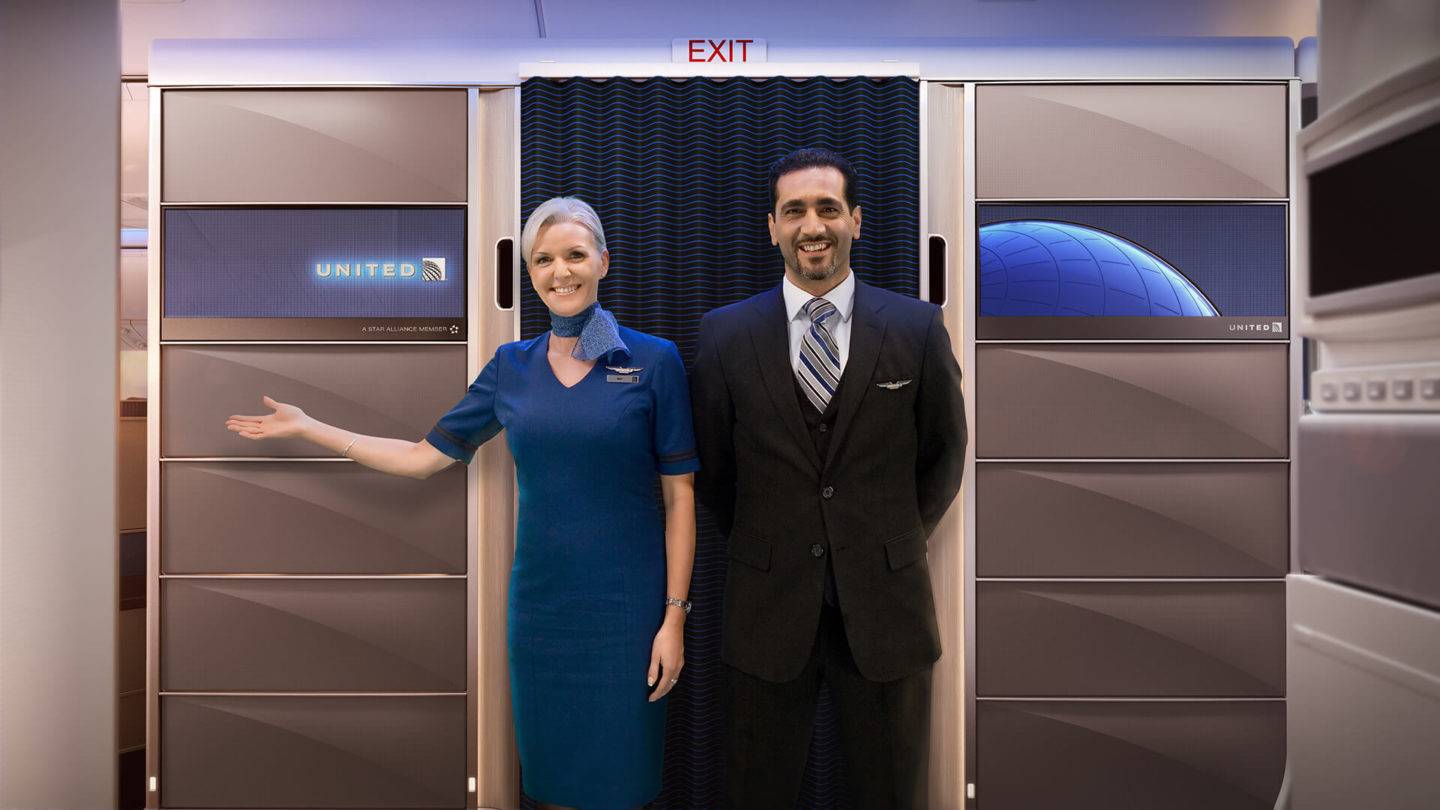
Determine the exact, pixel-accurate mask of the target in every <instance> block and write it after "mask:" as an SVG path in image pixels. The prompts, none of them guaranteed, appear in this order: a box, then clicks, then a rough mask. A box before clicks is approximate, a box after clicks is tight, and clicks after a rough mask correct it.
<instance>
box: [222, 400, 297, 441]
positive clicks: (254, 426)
mask: <svg viewBox="0 0 1440 810" xmlns="http://www.w3.org/2000/svg"><path fill="white" fill-rule="evenodd" d="M260 401H261V402H263V403H265V407H267V408H271V409H273V410H274V411H275V412H274V413H270V414H264V415H261V416H241V415H239V414H235V415H232V416H231V417H230V418H229V419H226V420H225V427H226V429H228V430H229V431H230V432H232V433H238V434H240V435H241V436H244V437H245V438H247V439H257V440H258V439H285V438H289V437H291V436H299V435H300V433H301V431H302V430H304V428H305V423H306V421H307V420H308V419H309V418H310V417H308V416H306V415H305V412H304V411H302V410H300V409H299V408H297V407H295V406H294V405H286V404H285V403H283V402H276V401H275V400H273V399H271V398H270V397H268V396H263V397H261V398H260Z"/></svg>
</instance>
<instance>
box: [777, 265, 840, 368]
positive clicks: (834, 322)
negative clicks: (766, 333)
mask: <svg viewBox="0 0 1440 810" xmlns="http://www.w3.org/2000/svg"><path fill="white" fill-rule="evenodd" d="M780 289H781V291H782V292H783V293H784V294H785V316H786V317H788V318H789V319H790V368H791V369H797V370H798V369H799V368H800V341H802V340H804V339H805V333H806V332H808V331H810V316H809V315H806V314H805V305H806V304H808V303H810V299H812V298H814V297H815V296H813V295H811V294H810V293H808V292H805V291H804V290H802V289H800V288H799V287H797V286H795V282H793V281H791V280H790V276H788V275H787V276H785V281H784V282H783V283H782V284H781V285H780ZM820 297H821V298H824V299H825V300H826V301H829V302H830V303H831V304H834V305H835V314H836V315H837V316H838V317H835V318H831V319H830V322H829V323H827V324H826V327H827V328H829V330H830V337H833V338H835V345H836V346H839V347H840V371H841V373H844V371H845V361H846V360H849V359H850V316H851V315H852V314H854V312H855V271H854V270H851V271H850V272H849V273H846V274H845V280H844V281H842V282H840V283H839V284H836V285H835V287H834V288H833V289H831V290H830V292H827V293H825V294H824V295H822V296H820ZM797 373H798V371H797Z"/></svg>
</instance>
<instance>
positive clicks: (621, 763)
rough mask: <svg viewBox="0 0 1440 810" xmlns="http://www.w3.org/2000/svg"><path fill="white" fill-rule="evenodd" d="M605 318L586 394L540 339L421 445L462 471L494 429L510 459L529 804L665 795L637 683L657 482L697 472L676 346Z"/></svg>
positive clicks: (655, 599)
mask: <svg viewBox="0 0 1440 810" xmlns="http://www.w3.org/2000/svg"><path fill="white" fill-rule="evenodd" d="M602 317H603V318H606V319H608V323H609V327H610V329H611V330H612V335H618V341H617V342H618V344H619V345H618V348H614V349H613V350H611V351H609V353H608V354H606V355H605V356H603V357H600V358H599V359H598V360H597V361H596V362H595V366H594V367H593V368H592V369H591V370H590V373H588V374H586V375H585V377H584V378H583V379H581V380H580V382H578V383H576V384H575V385H573V386H571V387H569V388H567V387H565V386H564V385H562V384H561V383H560V381H559V380H558V379H556V377H555V374H554V372H553V371H552V370H551V368H550V363H549V361H548V360H547V359H546V356H545V355H546V350H547V348H548V345H549V338H550V333H549V332H546V333H545V334H543V335H541V336H539V337H537V338H534V339H532V340H525V341H519V342H516V343H508V344H506V345H504V346H501V347H500V349H499V350H498V351H496V353H495V357H494V359H492V360H491V361H490V362H489V363H488V364H487V365H486V366H485V369H484V370H483V371H481V372H480V376H479V377H477V378H476V379H475V382H474V383H472V384H471V385H470V388H469V390H468V392H467V393H466V395H465V398H464V399H463V400H461V401H460V403H459V404H457V405H456V406H455V407H454V408H453V409H452V410H451V411H450V412H449V413H447V414H446V415H445V416H444V417H442V418H441V419H440V421H439V422H438V423H437V424H436V426H435V428H434V429H433V430H432V431H431V432H430V434H429V435H428V436H427V437H426V439H427V440H428V441H429V442H430V443H431V444H432V445H434V446H435V447H436V449H438V450H440V452H442V453H444V454H446V455H447V456H450V457H452V458H455V459H457V460H460V461H464V462H469V460H470V459H471V458H473V457H474V455H475V451H476V450H477V449H478V448H479V446H480V445H481V444H482V443H484V442H485V441H486V440H488V439H490V438H491V437H493V436H494V435H495V434H496V433H498V432H500V430H501V429H502V428H503V429H504V430H505V435H506V439H507V441H508V443H509V447H510V453H511V455H513V456H514V458H515V470H516V478H517V479H518V481H519V485H520V497H519V502H520V514H519V525H518V526H517V527H516V532H515V533H516V543H515V565H514V567H513V568H512V569H511V571H510V611H509V646H510V695H511V700H512V702H513V704H514V710H515V737H516V741H517V743H518V744H519V749H520V769H521V777H522V781H523V784H524V787H525V792H526V793H527V794H529V795H530V796H532V797H533V798H535V799H537V800H539V801H542V802H546V803H550V804H561V805H569V806H572V807H579V808H582V809H583V810H612V809H614V810H620V808H624V810H629V809H630V808H634V807H637V806H639V805H642V804H645V803H646V802H648V801H650V800H651V799H653V798H654V797H655V795H656V794H657V793H658V792H659V790H660V767H661V762H660V760H661V754H662V750H663V747H664V746H663V743H664V739H663V738H664V726H665V703H666V701H664V700H661V701H658V702H656V703H650V702H648V697H649V694H650V688H649V687H647V685H646V683H645V681H646V674H647V671H648V669H649V666H650V651H651V645H652V642H653V641H654V638H655V633H656V632H657V631H658V630H659V629H660V625H661V623H662V621H663V619H664V615H665V597H666V593H665V588H666V581H665V526H664V514H663V512H664V510H663V507H662V506H661V504H660V503H659V501H658V497H657V489H656V483H657V475H681V474H684V473H691V472H694V471H695V470H697V469H699V466H700V464H699V462H698V461H697V459H696V454H695V437H694V430H693V428H692V427H691V421H690V399H689V391H688V387H687V385H686V380H685V366H684V364H683V363H682V361H681V360H680V354H679V352H677V351H676V349H675V344H673V343H671V342H670V341H668V340H663V339H660V338H656V337H651V336H650V335H646V334H643V333H641V332H636V331H634V330H633V329H625V328H623V327H616V326H615V322H614V319H613V318H612V317H611V316H610V315H609V313H606V312H604V311H603V310H598V309H597V311H596V313H595V315H594V316H593V317H592V318H591V320H592V321H595V320H599V319H600V318H602ZM586 331H587V332H589V331H591V330H590V327H589V325H587V326H586ZM585 339H586V338H585V335H584V334H582V335H581V342H582V343H583V342H584V341H585ZM665 677H668V674H667V675H666V676H665Z"/></svg>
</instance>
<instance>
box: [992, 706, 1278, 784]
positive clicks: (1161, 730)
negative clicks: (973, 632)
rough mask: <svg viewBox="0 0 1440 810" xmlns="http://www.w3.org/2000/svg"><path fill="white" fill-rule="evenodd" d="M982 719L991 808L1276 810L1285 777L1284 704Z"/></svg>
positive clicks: (1031, 709)
mask: <svg viewBox="0 0 1440 810" xmlns="http://www.w3.org/2000/svg"><path fill="white" fill-rule="evenodd" d="M977 714H978V718H977V723H978V737H979V741H978V742H977V744H976V748H977V750H978V752H979V762H978V774H977V777H978V778H977V779H976V782H977V787H978V791H977V792H978V794H979V795H978V796H977V799H979V800H980V801H982V802H984V807H985V808H986V810H1041V808H1065V810H1155V808H1162V807H1163V808H1165V810H1220V808H1223V810H1271V808H1272V807H1273V806H1274V804H1275V799H1276V796H1277V795H1278V793H1279V791H1280V781H1281V777H1282V775H1283V772H1284V769H1285V704H1284V703H1283V702H1281V701H1259V702H1226V701H1215V702H1204V703H1186V702H1163V703H1142V702H1108V701H1107V702H1102V703H1084V702H1069V703H1067V702H1058V701H1057V702H1050V701H1036V702H1029V701H1026V702H997V701H981V702H980V704H979V707H978V710H977ZM982 797H983V798H982ZM1298 807H1299V806H1298V805H1297V810H1298Z"/></svg>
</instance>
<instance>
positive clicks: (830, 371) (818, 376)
mask: <svg viewBox="0 0 1440 810" xmlns="http://www.w3.org/2000/svg"><path fill="white" fill-rule="evenodd" d="M805 314H806V315H809V316H810V328H809V329H807V330H805V336H804V337H803V338H801V339H800V365H799V367H797V368H796V369H795V375H796V376H797V377H799V378H800V388H801V389H802V390H804V391H805V396H807V397H809V398H810V404H811V405H814V406H815V410H817V411H819V412H821V413H824V412H825V408H826V406H828V405H829V404H830V398H831V397H832V396H834V395H835V389H836V388H839V387H840V347H839V346H837V345H835V338H834V337H832V336H831V334H830V327H829V326H827V325H826V322H827V321H829V320H830V318H831V317H833V316H835V315H836V314H838V313H837V312H836V309H835V305H834V304H832V303H830V302H829V301H826V300H825V299H824V298H811V299H810V302H809V303H807V304H806V305H805Z"/></svg>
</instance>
